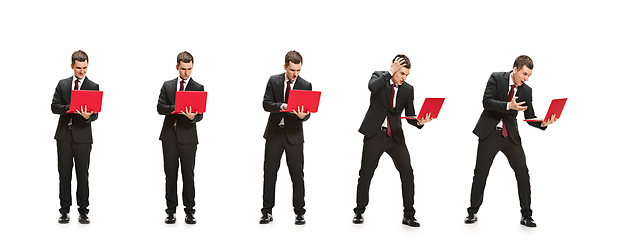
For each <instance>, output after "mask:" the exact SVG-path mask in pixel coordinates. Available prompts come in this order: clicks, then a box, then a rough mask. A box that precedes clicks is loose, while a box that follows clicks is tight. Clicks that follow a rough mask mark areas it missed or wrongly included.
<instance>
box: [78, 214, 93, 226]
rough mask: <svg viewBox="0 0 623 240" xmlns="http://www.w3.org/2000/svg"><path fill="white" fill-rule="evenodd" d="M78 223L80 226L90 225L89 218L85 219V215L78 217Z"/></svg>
mask: <svg viewBox="0 0 623 240" xmlns="http://www.w3.org/2000/svg"><path fill="white" fill-rule="evenodd" d="M78 222H79V223H82V224H89V223H91V220H89V217H87V215H86V214H80V217H78Z"/></svg>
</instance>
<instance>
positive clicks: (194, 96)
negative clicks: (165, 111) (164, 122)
mask: <svg viewBox="0 0 623 240" xmlns="http://www.w3.org/2000/svg"><path fill="white" fill-rule="evenodd" d="M207 99H208V92H202V91H177V92H175V111H174V112H171V114H180V113H181V112H182V111H186V107H188V108H191V109H192V112H197V113H204V112H205V111H206V101H207ZM189 110H190V109H189Z"/></svg>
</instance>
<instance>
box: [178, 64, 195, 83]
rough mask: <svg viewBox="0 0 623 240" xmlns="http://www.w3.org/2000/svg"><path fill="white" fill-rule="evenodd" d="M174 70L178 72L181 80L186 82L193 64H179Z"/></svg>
mask: <svg viewBox="0 0 623 240" xmlns="http://www.w3.org/2000/svg"><path fill="white" fill-rule="evenodd" d="M175 69H177V70H178V71H179V72H180V78H181V79H183V80H188V78H189V77H190V73H192V72H193V62H188V63H185V62H180V65H175Z"/></svg>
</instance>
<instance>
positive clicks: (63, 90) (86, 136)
mask: <svg viewBox="0 0 623 240" xmlns="http://www.w3.org/2000/svg"><path fill="white" fill-rule="evenodd" d="M72 80H73V77H69V78H65V79H63V80H60V81H58V85H56V90H55V91H54V97H53V98H52V112H53V113H55V114H59V115H60V117H59V118H58V125H57V126H56V134H55V135H54V139H57V140H58V139H62V138H63V136H64V135H65V133H66V132H68V131H67V130H68V127H67V124H69V121H70V119H71V122H72V123H71V124H72V126H71V129H72V131H71V133H72V137H73V139H74V141H75V142H77V143H93V135H92V132H91V122H93V121H95V120H96V119H97V115H98V114H97V113H94V114H91V117H89V119H84V118H83V117H82V116H81V115H80V114H75V113H67V111H68V110H69V105H70V101H71V90H73V89H74V85H73V82H72ZM99 89H100V86H99V85H97V83H94V82H93V81H91V80H89V78H87V77H86V76H85V77H84V82H83V83H82V86H80V90H94V91H99Z"/></svg>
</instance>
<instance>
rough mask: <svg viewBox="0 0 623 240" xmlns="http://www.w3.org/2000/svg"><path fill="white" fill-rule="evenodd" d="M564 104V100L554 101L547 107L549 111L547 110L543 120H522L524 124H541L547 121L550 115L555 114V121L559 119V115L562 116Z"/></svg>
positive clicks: (565, 100)
mask: <svg viewBox="0 0 623 240" xmlns="http://www.w3.org/2000/svg"><path fill="white" fill-rule="evenodd" d="M565 103H567V99H566V98H560V99H554V100H552V103H551V104H550V105H549V109H548V110H547V114H545V118H531V119H524V121H526V122H543V121H545V120H549V119H551V118H552V115H554V114H556V119H559V118H560V114H562V109H563V108H565Z"/></svg>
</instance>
